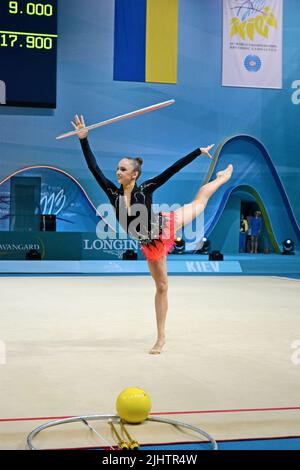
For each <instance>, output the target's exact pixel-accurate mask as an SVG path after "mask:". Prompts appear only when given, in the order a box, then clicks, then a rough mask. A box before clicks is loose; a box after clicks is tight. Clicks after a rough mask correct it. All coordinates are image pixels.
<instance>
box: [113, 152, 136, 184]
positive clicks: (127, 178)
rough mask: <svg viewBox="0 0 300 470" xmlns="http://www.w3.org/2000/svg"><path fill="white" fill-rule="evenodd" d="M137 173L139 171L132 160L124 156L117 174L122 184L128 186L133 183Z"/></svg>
mask: <svg viewBox="0 0 300 470" xmlns="http://www.w3.org/2000/svg"><path fill="white" fill-rule="evenodd" d="M137 174H138V173H137V171H135V170H134V169H133V165H132V163H131V161H130V160H128V159H127V158H123V159H122V160H120V161H119V163H118V167H117V172H116V175H117V180H118V182H119V183H120V184H122V185H123V186H127V185H128V184H130V183H132V181H135V180H136V178H137Z"/></svg>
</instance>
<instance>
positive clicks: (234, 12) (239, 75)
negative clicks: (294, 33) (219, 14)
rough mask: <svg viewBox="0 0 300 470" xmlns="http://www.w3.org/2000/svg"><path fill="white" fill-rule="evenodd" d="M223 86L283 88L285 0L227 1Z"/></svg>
mask: <svg viewBox="0 0 300 470" xmlns="http://www.w3.org/2000/svg"><path fill="white" fill-rule="evenodd" d="M222 85H223V86H237V87H254V88H282V0H246V1H245V0H223V68H222Z"/></svg>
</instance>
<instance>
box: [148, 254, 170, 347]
mask: <svg viewBox="0 0 300 470" xmlns="http://www.w3.org/2000/svg"><path fill="white" fill-rule="evenodd" d="M148 266H149V270H150V273H151V276H152V277H153V279H154V282H155V285H156V294H155V313H156V325H157V340H156V343H155V344H154V346H153V348H152V349H151V350H150V351H149V353H150V354H160V353H161V351H162V348H163V346H164V344H165V324H166V317H167V311H168V274H167V261H166V256H164V257H163V258H161V259H159V260H157V261H148Z"/></svg>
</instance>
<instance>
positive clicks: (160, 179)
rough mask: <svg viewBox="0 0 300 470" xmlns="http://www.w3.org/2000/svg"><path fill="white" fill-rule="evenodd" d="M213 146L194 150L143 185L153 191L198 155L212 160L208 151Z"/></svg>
mask: <svg viewBox="0 0 300 470" xmlns="http://www.w3.org/2000/svg"><path fill="white" fill-rule="evenodd" d="M213 146H214V145H209V146H208V147H201V148H198V149H196V150H194V151H193V152H191V153H189V154H188V155H186V156H185V157H183V158H181V159H180V160H178V161H177V162H175V163H174V164H173V165H172V166H170V167H169V168H167V169H166V170H165V171H163V172H162V173H161V174H160V175H158V176H155V177H154V178H151V179H149V180H147V181H145V182H144V183H143V185H149V186H151V190H152V191H154V190H155V189H157V188H159V187H160V186H161V185H163V184H164V183H166V182H167V181H168V180H169V179H170V178H171V177H172V176H173V175H175V173H177V172H178V171H180V170H181V169H182V168H184V167H185V166H186V165H188V164H189V163H191V162H192V161H193V160H195V158H197V157H198V156H199V155H205V156H207V157H209V158H212V157H211V155H210V153H209V151H210V150H211V149H212V148H213ZM149 189H150V188H149Z"/></svg>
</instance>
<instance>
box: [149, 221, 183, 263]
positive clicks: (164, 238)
mask: <svg viewBox="0 0 300 470" xmlns="http://www.w3.org/2000/svg"><path fill="white" fill-rule="evenodd" d="M161 216H162V222H163V223H162V232H161V234H160V235H159V238H158V239H156V240H152V241H151V242H150V243H148V244H145V245H142V246H141V252H142V253H143V255H144V256H145V257H146V258H147V260H148V261H157V260H159V259H161V258H163V257H164V256H167V255H168V254H169V253H171V251H173V248H174V245H175V236H176V231H175V212H161Z"/></svg>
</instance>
